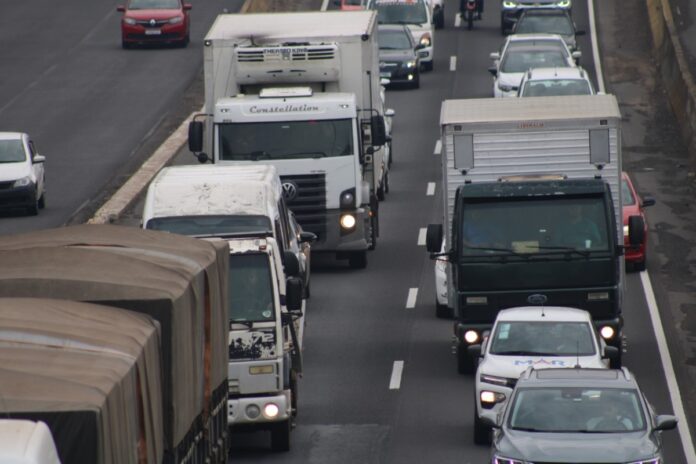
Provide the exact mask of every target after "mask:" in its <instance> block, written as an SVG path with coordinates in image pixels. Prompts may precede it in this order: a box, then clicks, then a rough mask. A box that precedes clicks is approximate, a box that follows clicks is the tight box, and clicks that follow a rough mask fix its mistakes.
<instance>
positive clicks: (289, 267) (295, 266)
mask: <svg viewBox="0 0 696 464" xmlns="http://www.w3.org/2000/svg"><path fill="white" fill-rule="evenodd" d="M283 267H284V268H285V275H286V276H288V277H298V276H299V275H300V262H299V261H298V260H297V256H295V253H293V252H292V251H289V250H286V251H285V252H284V253H283Z"/></svg>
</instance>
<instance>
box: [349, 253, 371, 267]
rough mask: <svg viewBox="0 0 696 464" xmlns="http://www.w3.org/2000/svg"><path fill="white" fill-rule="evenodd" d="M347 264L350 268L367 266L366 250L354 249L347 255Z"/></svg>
mask: <svg viewBox="0 0 696 464" xmlns="http://www.w3.org/2000/svg"><path fill="white" fill-rule="evenodd" d="M348 265H349V266H350V267H351V269H365V268H366V267H367V251H354V252H352V253H351V254H350V256H349V257H348Z"/></svg>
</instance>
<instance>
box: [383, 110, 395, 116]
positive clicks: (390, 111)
mask: <svg viewBox="0 0 696 464" xmlns="http://www.w3.org/2000/svg"><path fill="white" fill-rule="evenodd" d="M384 116H386V117H388V118H393V117H394V116H396V111H394V110H393V109H392V108H387V109H386V110H384Z"/></svg>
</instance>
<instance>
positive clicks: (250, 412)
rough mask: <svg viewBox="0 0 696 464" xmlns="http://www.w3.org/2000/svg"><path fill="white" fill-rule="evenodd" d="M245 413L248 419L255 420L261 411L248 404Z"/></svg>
mask: <svg viewBox="0 0 696 464" xmlns="http://www.w3.org/2000/svg"><path fill="white" fill-rule="evenodd" d="M245 413H246V416H247V417H248V418H249V419H256V418H258V417H259V415H260V414H261V409H260V408H259V407H258V406H256V405H255V404H250V405H249V406H247V407H246V411H245Z"/></svg>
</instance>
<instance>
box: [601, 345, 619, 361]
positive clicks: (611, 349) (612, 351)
mask: <svg viewBox="0 0 696 464" xmlns="http://www.w3.org/2000/svg"><path fill="white" fill-rule="evenodd" d="M602 357H603V358H604V359H609V360H612V361H614V360H616V359H619V349H618V348H617V347H615V346H611V345H607V346H605V347H604V355H603V356H602Z"/></svg>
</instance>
